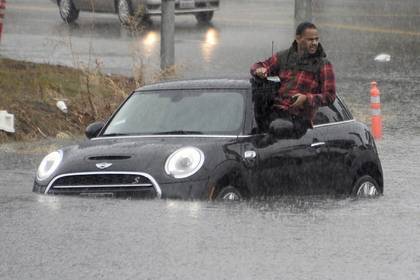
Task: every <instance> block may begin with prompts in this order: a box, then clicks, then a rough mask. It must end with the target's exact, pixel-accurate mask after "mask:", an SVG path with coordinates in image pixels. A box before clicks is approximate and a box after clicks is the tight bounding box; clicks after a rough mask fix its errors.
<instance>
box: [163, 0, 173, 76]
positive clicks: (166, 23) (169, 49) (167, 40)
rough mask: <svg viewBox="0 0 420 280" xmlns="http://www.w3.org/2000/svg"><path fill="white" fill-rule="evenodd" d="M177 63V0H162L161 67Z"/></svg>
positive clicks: (164, 67)
mask: <svg viewBox="0 0 420 280" xmlns="http://www.w3.org/2000/svg"><path fill="white" fill-rule="evenodd" d="M174 64H175V0H162V23H161V28H160V69H161V70H165V69H166V68H168V67H170V66H172V65H174Z"/></svg>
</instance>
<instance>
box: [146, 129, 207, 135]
mask: <svg viewBox="0 0 420 280" xmlns="http://www.w3.org/2000/svg"><path fill="white" fill-rule="evenodd" d="M152 134H156V135H159V134H203V132H201V131H194V130H171V131H161V132H154V133H152Z"/></svg>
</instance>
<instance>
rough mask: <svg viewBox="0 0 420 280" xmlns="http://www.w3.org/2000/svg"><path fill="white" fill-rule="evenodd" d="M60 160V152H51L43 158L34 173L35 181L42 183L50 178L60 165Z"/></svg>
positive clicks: (61, 156)
mask: <svg viewBox="0 0 420 280" xmlns="http://www.w3.org/2000/svg"><path fill="white" fill-rule="evenodd" d="M62 159H63V152H62V151H61V150H58V151H55V152H52V153H50V154H48V155H47V156H45V157H44V159H43V160H42V161H41V164H40V165H39V167H38V171H37V173H36V177H37V179H38V180H40V181H42V180H45V179H47V178H48V177H50V176H51V174H53V173H54V171H55V170H56V169H57V167H58V166H59V165H60V162H61V160H62Z"/></svg>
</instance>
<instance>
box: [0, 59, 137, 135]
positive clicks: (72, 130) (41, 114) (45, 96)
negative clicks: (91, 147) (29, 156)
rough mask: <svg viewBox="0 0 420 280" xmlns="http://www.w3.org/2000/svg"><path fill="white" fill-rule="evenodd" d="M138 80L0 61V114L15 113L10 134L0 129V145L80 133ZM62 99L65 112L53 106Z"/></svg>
mask: <svg viewBox="0 0 420 280" xmlns="http://www.w3.org/2000/svg"><path fill="white" fill-rule="evenodd" d="M140 85H141V81H140V82H138V81H135V80H134V79H132V78H128V77H123V76H117V75H112V76H108V75H103V74H101V73H100V71H97V70H93V71H89V72H88V71H83V70H77V69H73V68H69V67H64V66H55V65H48V64H35V63H30V62H23V61H16V60H11V59H6V58H0V110H7V111H8V112H9V113H11V114H14V115H15V130H16V133H6V132H4V131H0V143H4V142H9V141H26V140H32V139H39V138H48V137H68V136H70V137H71V136H76V135H80V134H83V132H84V129H85V127H86V125H87V124H89V123H91V122H93V121H96V120H103V119H105V118H106V117H108V116H109V115H110V114H111V113H112V111H113V110H114V109H115V108H116V106H118V104H120V103H121V101H122V100H123V99H124V98H125V97H126V96H127V95H128V94H129V93H130V92H131V91H132V90H133V89H135V88H136V87H138V86H140ZM59 100H64V101H65V103H66V104H67V107H68V113H67V114H65V113H63V112H61V111H60V110H59V109H58V108H57V106H56V103H57V101H59Z"/></svg>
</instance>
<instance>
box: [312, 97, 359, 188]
mask: <svg viewBox="0 0 420 280" xmlns="http://www.w3.org/2000/svg"><path fill="white" fill-rule="evenodd" d="M352 122H353V121H352V120H351V115H350V114H349V113H347V112H346V110H345V108H344V107H343V105H342V103H341V101H340V100H339V99H336V101H335V102H334V103H333V104H332V105H331V106H325V107H321V108H319V110H318V112H317V113H316V116H315V119H314V136H315V138H316V139H317V141H318V142H319V143H322V145H320V147H321V148H320V149H319V151H318V152H319V159H318V164H319V166H315V167H314V168H315V169H317V170H318V174H319V178H318V180H319V183H318V184H319V190H320V191H322V192H323V193H324V192H325V193H339V194H340V193H342V192H345V190H346V186H348V184H350V183H351V182H349V181H351V178H350V171H349V168H350V165H349V164H348V163H349V162H351V156H352V151H353V149H354V148H356V142H355V141H354V136H353V135H352V133H351V131H352V129H351V127H352V125H353V124H352Z"/></svg>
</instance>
